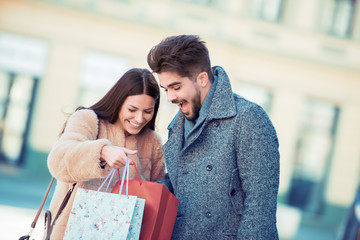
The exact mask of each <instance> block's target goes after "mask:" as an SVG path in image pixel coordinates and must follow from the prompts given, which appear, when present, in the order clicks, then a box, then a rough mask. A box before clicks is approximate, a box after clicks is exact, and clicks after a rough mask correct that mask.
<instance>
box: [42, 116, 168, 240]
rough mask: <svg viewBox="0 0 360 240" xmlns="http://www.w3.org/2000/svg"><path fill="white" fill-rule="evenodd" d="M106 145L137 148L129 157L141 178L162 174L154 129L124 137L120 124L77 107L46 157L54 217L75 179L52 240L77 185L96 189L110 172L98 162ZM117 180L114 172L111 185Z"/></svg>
mask: <svg viewBox="0 0 360 240" xmlns="http://www.w3.org/2000/svg"><path fill="white" fill-rule="evenodd" d="M105 145H114V146H120V147H126V148H129V149H133V150H138V154H137V155H129V157H130V158H131V159H132V160H134V161H135V163H136V166H137V168H138V170H139V172H140V175H141V178H142V179H144V180H148V181H156V180H159V179H161V178H163V177H164V159H163V153H162V149H161V145H162V143H161V138H160V136H159V135H158V134H157V133H155V132H154V131H152V130H149V129H148V130H145V131H144V132H143V133H141V134H139V135H130V136H127V137H125V134H124V132H123V130H122V129H119V127H116V126H115V125H113V124H111V123H109V122H107V121H104V120H98V118H97V115H96V114H95V112H94V111H92V110H78V111H76V112H75V113H73V114H72V115H71V116H70V117H69V119H68V121H67V124H66V127H65V130H64V133H63V134H62V136H61V137H60V138H59V140H58V141H57V142H56V143H55V144H54V146H53V148H52V149H51V151H50V153H49V156H48V160H47V161H48V167H49V170H50V173H51V174H52V176H54V177H55V178H56V180H57V185H56V188H55V192H54V195H53V198H52V201H51V204H50V210H51V213H52V215H53V218H55V215H56V213H57V210H58V208H59V206H60V204H61V203H62V201H63V199H64V196H65V194H66V193H67V191H68V190H69V188H70V187H71V186H72V184H73V183H74V182H76V183H77V184H76V187H75V190H74V192H73V193H72V195H71V198H70V200H69V202H68V204H67V205H66V207H65V209H64V210H63V212H62V213H61V215H60V217H59V218H58V220H57V221H56V223H55V226H54V229H53V232H52V235H51V239H52V240H54V239H62V238H63V235H64V232H65V228H66V223H67V220H68V218H69V214H70V210H71V207H72V203H73V201H74V197H75V195H76V189H77V188H78V187H81V188H87V189H92V190H97V189H98V187H99V186H100V184H101V183H102V181H103V179H104V178H105V177H106V176H107V174H108V173H109V171H110V167H109V166H105V167H104V168H102V167H101V166H100V152H101V149H102V147H103V146H105ZM116 175H117V174H116ZM130 179H136V173H135V170H134V167H133V166H130ZM117 180H118V176H115V177H114V179H113V181H112V184H111V185H110V189H112V188H113V186H114V185H115V182H116V181H117ZM106 185H107V184H106ZM102 191H105V189H104V188H103V189H102Z"/></svg>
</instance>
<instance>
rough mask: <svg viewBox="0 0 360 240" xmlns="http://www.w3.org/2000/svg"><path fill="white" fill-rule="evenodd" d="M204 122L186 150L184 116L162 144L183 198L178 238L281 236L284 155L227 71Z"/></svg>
mask: <svg viewBox="0 0 360 240" xmlns="http://www.w3.org/2000/svg"><path fill="white" fill-rule="evenodd" d="M213 73H214V75H216V76H217V84H216V89H215V92H214V95H213V99H212V102H211V105H210V108H209V112H208V115H207V117H206V119H205V122H204V123H203V124H202V125H201V126H200V127H199V128H198V129H197V130H196V131H195V133H194V134H192V135H191V136H190V139H189V140H188V141H186V144H185V145H184V121H185V118H184V115H183V114H182V113H181V112H180V111H179V113H178V114H177V116H176V117H175V118H174V119H173V121H172V122H171V124H170V125H169V127H168V130H169V138H168V141H167V142H166V143H165V144H164V146H163V151H164V158H165V163H166V167H167V170H168V179H164V180H163V181H162V182H163V183H164V184H165V185H166V186H167V187H168V188H169V189H170V190H171V191H173V193H174V194H175V196H176V197H177V198H178V199H179V208H178V215H177V218H176V222H175V226H174V230H173V235H172V239H186V240H189V239H200V240H201V239H216V240H218V239H246V240H251V239H254V240H262V239H263V240H272V239H278V232H277V228H276V206H277V194H278V186H279V151H278V146H279V144H278V139H277V134H276V131H275V129H274V127H273V125H272V123H271V121H270V119H269V117H268V116H267V114H266V113H265V111H264V110H263V109H262V108H261V107H260V106H258V105H256V104H255V103H252V102H250V101H247V100H245V99H244V98H242V97H240V96H239V95H237V94H235V93H233V92H232V89H231V85H230V81H229V78H228V76H227V74H226V72H225V71H224V69H222V68H221V67H219V66H217V67H214V68H213Z"/></svg>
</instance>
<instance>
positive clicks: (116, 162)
mask: <svg viewBox="0 0 360 240" xmlns="http://www.w3.org/2000/svg"><path fill="white" fill-rule="evenodd" d="M134 154H137V150H131V149H128V148H122V147H116V146H104V147H103V149H102V151H101V159H103V160H105V161H106V162H107V164H109V166H110V167H112V168H122V167H124V166H125V163H126V158H127V155H134ZM130 164H131V165H132V164H133V162H132V161H130Z"/></svg>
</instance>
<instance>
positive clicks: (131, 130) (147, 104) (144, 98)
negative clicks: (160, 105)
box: [115, 94, 155, 135]
mask: <svg viewBox="0 0 360 240" xmlns="http://www.w3.org/2000/svg"><path fill="white" fill-rule="evenodd" d="M154 108H155V99H154V98H153V97H151V96H149V95H146V94H140V95H133V96H128V97H127V98H126V99H125V101H124V103H123V105H122V107H121V109H120V112H119V117H118V120H117V121H116V123H115V124H118V125H120V126H121V127H122V128H123V129H124V131H125V133H127V134H131V135H135V134H138V133H139V132H140V131H141V129H142V128H143V127H144V126H145V125H146V124H147V123H148V122H149V121H150V120H151V119H152V117H153V115H154Z"/></svg>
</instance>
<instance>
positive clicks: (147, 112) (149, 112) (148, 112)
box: [145, 110, 153, 114]
mask: <svg viewBox="0 0 360 240" xmlns="http://www.w3.org/2000/svg"><path fill="white" fill-rule="evenodd" d="M152 112H153V111H152V110H149V111H145V113H146V114H151V113H152Z"/></svg>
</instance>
